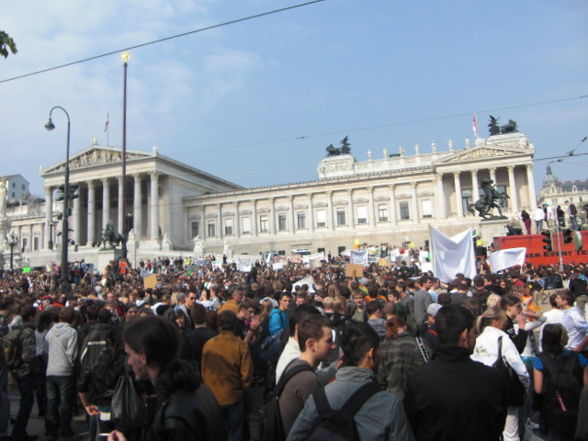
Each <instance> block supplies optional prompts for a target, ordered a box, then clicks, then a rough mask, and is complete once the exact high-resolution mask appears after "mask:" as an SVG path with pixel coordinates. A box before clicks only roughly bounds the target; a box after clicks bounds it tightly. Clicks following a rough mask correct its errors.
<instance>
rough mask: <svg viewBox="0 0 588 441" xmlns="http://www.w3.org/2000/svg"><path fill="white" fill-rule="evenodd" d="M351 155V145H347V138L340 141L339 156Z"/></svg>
mask: <svg viewBox="0 0 588 441" xmlns="http://www.w3.org/2000/svg"><path fill="white" fill-rule="evenodd" d="M349 153H351V144H350V143H349V136H346V137H345V138H343V139H342V140H341V154H342V155H348V154H349Z"/></svg>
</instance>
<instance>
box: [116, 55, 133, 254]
mask: <svg viewBox="0 0 588 441" xmlns="http://www.w3.org/2000/svg"><path fill="white" fill-rule="evenodd" d="M130 59H131V53H130V52H123V53H122V54H121V60H122V62H123V126H122V192H121V196H122V212H123V216H122V220H123V222H122V225H121V227H122V231H121V233H122V236H123V241H122V249H121V254H122V258H123V259H126V258H127V233H128V229H127V219H126V212H127V66H128V64H129V60H130ZM119 219H121V216H119Z"/></svg>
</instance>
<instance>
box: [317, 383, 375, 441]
mask: <svg viewBox="0 0 588 441" xmlns="http://www.w3.org/2000/svg"><path fill="white" fill-rule="evenodd" d="M379 391H380V390H379V388H378V385H377V384H376V383H375V382H373V381H370V382H369V383H366V384H364V385H363V386H361V387H360V388H359V389H357V390H356V391H355V392H354V393H353V394H352V395H351V397H349V399H348V400H347V401H346V402H345V404H344V405H343V407H341V408H340V409H333V408H331V406H330V405H329V400H328V399H327V395H326V394H325V388H324V387H321V388H320V389H319V390H317V391H316V392H315V393H314V394H312V396H313V398H314V402H315V404H316V408H317V412H318V418H317V420H316V422H315V424H314V427H313V430H312V431H311V433H310V435H309V436H308V438H306V439H307V440H308V441H324V440H329V441H344V440H357V441H359V434H358V433H357V427H356V426H355V421H354V419H353V418H354V416H355V414H356V413H357V411H358V410H359V409H361V407H362V406H363V405H364V403H365V402H366V401H367V400H369V399H370V398H371V397H372V396H373V395H374V394H375V393H376V392H379Z"/></svg>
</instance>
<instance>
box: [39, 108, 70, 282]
mask: <svg viewBox="0 0 588 441" xmlns="http://www.w3.org/2000/svg"><path fill="white" fill-rule="evenodd" d="M55 109H59V110H61V111H62V112H63V113H65V116H66V117H67V144H66V149H65V184H64V186H63V224H62V229H61V285H62V289H63V290H64V292H66V293H67V292H69V288H70V287H69V278H68V274H69V268H68V261H67V245H68V239H69V225H68V218H69V133H70V127H71V121H70V119H69V114H68V113H67V111H66V110H65V109H64V108H63V107H61V106H54V107H53V108H51V110H50V111H49V120H48V121H47V124H45V128H46V129H47V130H49V131H51V130H53V129H54V128H55V124H53V120H52V119H51V115H53V111H54V110H55Z"/></svg>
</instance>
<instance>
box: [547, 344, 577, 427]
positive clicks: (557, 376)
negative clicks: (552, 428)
mask: <svg viewBox="0 0 588 441" xmlns="http://www.w3.org/2000/svg"><path fill="white" fill-rule="evenodd" d="M541 361H542V362H543V366H545V371H544V374H545V376H544V378H545V379H544V384H545V398H544V402H543V406H544V409H545V410H546V411H547V412H548V413H549V414H551V415H553V416H572V415H578V404H579V401H580V393H581V391H582V381H581V378H582V370H581V368H580V364H579V361H578V354H577V353H576V352H572V353H570V354H566V355H564V356H562V357H558V358H556V359H551V358H549V357H546V356H545V355H542V356H541Z"/></svg>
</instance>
